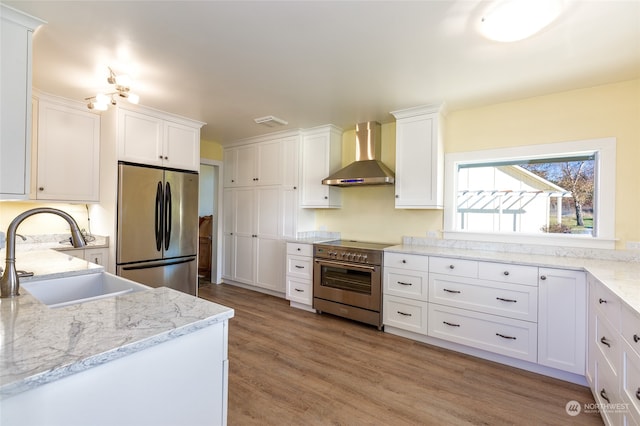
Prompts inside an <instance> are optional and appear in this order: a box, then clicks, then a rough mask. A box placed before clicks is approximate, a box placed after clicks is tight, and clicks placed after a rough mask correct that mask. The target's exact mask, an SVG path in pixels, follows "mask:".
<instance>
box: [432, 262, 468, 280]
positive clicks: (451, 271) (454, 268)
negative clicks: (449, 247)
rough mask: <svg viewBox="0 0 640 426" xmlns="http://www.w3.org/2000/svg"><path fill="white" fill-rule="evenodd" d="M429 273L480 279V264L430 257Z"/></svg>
mask: <svg viewBox="0 0 640 426" xmlns="http://www.w3.org/2000/svg"><path fill="white" fill-rule="evenodd" d="M429 272H431V273H436V274H447V275H455V276H457V277H469V278H478V262H477V261H475V260H463V259H453V258H448V257H429Z"/></svg>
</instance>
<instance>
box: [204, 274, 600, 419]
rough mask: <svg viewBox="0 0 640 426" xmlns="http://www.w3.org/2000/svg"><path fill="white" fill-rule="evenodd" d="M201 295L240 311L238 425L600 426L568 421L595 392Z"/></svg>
mask: <svg viewBox="0 0 640 426" xmlns="http://www.w3.org/2000/svg"><path fill="white" fill-rule="evenodd" d="M199 291H200V297H203V298H205V299H208V300H211V301H214V302H216V303H220V304H223V305H226V306H229V307H232V308H233V309H235V317H234V318H232V319H231V320H230V325H229V415H228V423H229V425H230V426H236V425H242V426H244V425H393V426H400V425H571V424H575V425H602V424H603V423H602V420H601V419H600V416H599V415H598V414H593V413H592V414H585V413H584V412H582V413H580V414H579V415H577V416H575V417H571V416H569V415H568V414H567V412H566V410H565V406H566V404H567V403H568V402H569V401H572V400H574V401H578V402H579V403H580V404H581V406H583V407H584V404H585V403H593V402H594V400H593V397H592V395H591V393H590V391H589V389H588V388H586V387H582V386H579V385H574V384H571V383H567V382H563V381H560V380H555V379H551V378H548V377H545V376H540V375H537V374H533V373H529V372H526V371H522V370H519V369H515V368H511V367H507V366H503V365H500V364H496V363H492V362H489V361H484V360H480V359H477V358H473V357H470V356H466V355H461V354H458V353H455V352H451V351H448V350H445V349H440V348H436V347H433V346H430V345H425V344H422V343H417V342H413V341H411V340H409V339H405V338H402V337H398V336H393V335H391V334H388V333H384V332H380V331H378V330H377V329H376V328H375V327H371V326H367V325H364V324H359V323H356V322H352V321H349V320H345V319H342V318H338V317H334V316H331V315H328V314H322V315H319V314H314V313H310V312H306V311H303V310H299V309H295V308H290V307H289V303H288V301H286V300H283V299H279V298H277V297H273V296H269V295H265V294H262V293H258V292H254V291H250V290H246V289H243V288H239V287H235V286H230V285H226V284H222V285H211V284H203V285H201V286H200V289H199Z"/></svg>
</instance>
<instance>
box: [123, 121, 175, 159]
mask: <svg viewBox="0 0 640 426" xmlns="http://www.w3.org/2000/svg"><path fill="white" fill-rule="evenodd" d="M162 131H163V122H162V120H161V119H159V118H156V117H152V116H149V115H146V114H140V113H138V112H135V111H129V110H126V109H122V108H120V109H119V110H118V159H119V160H123V161H131V162H134V163H142V164H149V165H152V166H162V163H163V157H164V156H163V153H162Z"/></svg>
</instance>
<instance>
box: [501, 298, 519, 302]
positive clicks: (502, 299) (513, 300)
mask: <svg viewBox="0 0 640 426" xmlns="http://www.w3.org/2000/svg"><path fill="white" fill-rule="evenodd" d="M496 299H497V300H501V301H503V302H512V303H517V302H518V301H517V300H515V299H505V298H504V297H496Z"/></svg>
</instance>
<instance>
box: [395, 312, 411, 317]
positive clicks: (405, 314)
mask: <svg viewBox="0 0 640 426" xmlns="http://www.w3.org/2000/svg"><path fill="white" fill-rule="evenodd" d="M397 312H398V313H399V314H400V315H403V316H405V317H410V316H411V314H408V313H406V312H402V311H397Z"/></svg>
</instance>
